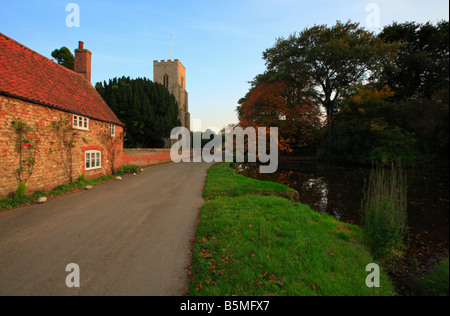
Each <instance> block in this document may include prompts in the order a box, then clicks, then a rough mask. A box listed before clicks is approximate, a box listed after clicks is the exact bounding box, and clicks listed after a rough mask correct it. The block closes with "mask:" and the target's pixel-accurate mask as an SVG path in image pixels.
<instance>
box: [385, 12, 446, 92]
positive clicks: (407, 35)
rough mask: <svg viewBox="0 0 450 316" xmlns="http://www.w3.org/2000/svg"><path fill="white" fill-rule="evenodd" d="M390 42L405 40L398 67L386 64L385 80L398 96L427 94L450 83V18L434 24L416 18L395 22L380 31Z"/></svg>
mask: <svg viewBox="0 0 450 316" xmlns="http://www.w3.org/2000/svg"><path fill="white" fill-rule="evenodd" d="M379 38H381V39H382V40H383V41H385V42H386V43H393V42H402V43H403V46H402V48H401V49H400V50H399V52H398V56H397V59H396V63H395V65H394V67H386V68H385V69H384V71H383V74H382V81H383V84H388V85H389V86H390V87H391V88H392V89H393V90H394V91H395V93H396V96H397V99H400V100H401V99H406V98H409V97H415V98H417V97H425V98H427V99H431V98H432V97H433V96H434V94H435V93H437V92H438V91H440V90H441V89H445V88H447V87H448V84H449V22H448V21H445V22H444V21H443V22H440V23H437V24H436V25H433V24H432V23H430V22H428V23H426V24H418V23H415V22H407V23H402V24H398V23H394V24H392V25H389V26H386V27H385V28H384V29H383V31H382V32H381V33H380V34H379Z"/></svg>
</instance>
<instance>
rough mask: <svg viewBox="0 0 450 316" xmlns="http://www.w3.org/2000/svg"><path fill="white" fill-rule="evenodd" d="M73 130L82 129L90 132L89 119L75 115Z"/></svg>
mask: <svg viewBox="0 0 450 316" xmlns="http://www.w3.org/2000/svg"><path fill="white" fill-rule="evenodd" d="M72 126H73V128H76V129H81V130H83V131H88V130H89V119H88V118H87V117H83V116H79V115H74V116H73V121H72Z"/></svg>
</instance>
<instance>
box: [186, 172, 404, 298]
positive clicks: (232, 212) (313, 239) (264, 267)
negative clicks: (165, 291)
mask: <svg viewBox="0 0 450 316" xmlns="http://www.w3.org/2000/svg"><path fill="white" fill-rule="evenodd" d="M224 168H225V165H224V164H220V165H215V166H213V167H212V168H211V169H210V170H209V172H208V177H207V184H206V186H205V197H207V198H209V201H206V202H205V204H204V205H203V207H202V209H201V214H200V220H199V225H198V228H197V234H196V238H195V241H194V248H193V255H192V265H191V267H190V284H189V291H188V295H191V296H196V295H199V296H224V295H238V296H264V295H275V296H298V295H302V296H364V295H388V296H390V295H395V294H396V293H395V291H394V287H393V285H392V283H391V282H390V280H389V279H388V277H387V276H386V274H385V273H384V272H382V276H381V287H380V288H368V287H367V286H366V284H365V281H366V277H367V275H368V272H366V266H367V265H368V264H369V263H373V262H374V260H373V258H372V256H371V255H370V254H369V252H368V251H367V249H365V247H364V246H363V245H362V243H361V242H360V240H361V238H362V230H361V229H360V228H359V227H357V226H353V225H350V224H345V223H341V222H339V221H337V220H335V219H334V218H332V217H331V216H328V215H321V214H319V213H316V212H314V211H313V210H311V208H310V207H308V206H306V205H303V204H300V203H298V202H295V201H291V200H288V199H285V198H282V197H279V196H278V195H280V196H283V195H284V194H286V193H289V192H290V191H291V189H289V188H288V187H282V186H281V185H274V184H273V183H269V182H262V181H258V180H252V179H250V180H251V181H248V180H247V178H245V177H242V176H236V175H232V172H233V171H234V170H233V171H231V172H225V171H223V170H224ZM228 168H229V167H228ZM216 181H217V182H216ZM253 188H254V189H255V192H253V191H252V190H253ZM272 189H274V190H273V191H271V190H272ZM260 192H263V193H264V195H260ZM271 192H273V195H272V196H271V195H270V193H271ZM238 193H243V194H242V195H239V194H238ZM288 195H289V194H288Z"/></svg>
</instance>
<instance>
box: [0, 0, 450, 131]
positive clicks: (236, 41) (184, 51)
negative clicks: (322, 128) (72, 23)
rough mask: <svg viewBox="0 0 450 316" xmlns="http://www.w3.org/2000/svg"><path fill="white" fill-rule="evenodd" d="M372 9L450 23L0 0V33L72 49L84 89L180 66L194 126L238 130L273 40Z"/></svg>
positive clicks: (401, 2)
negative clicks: (71, 8) (87, 79)
mask: <svg viewBox="0 0 450 316" xmlns="http://www.w3.org/2000/svg"><path fill="white" fill-rule="evenodd" d="M71 2H73V3H76V4H78V6H79V8H80V27H78V28H77V27H73V28H69V27H67V26H66V17H67V15H69V13H70V12H66V5H67V4H69V3H71ZM370 3H375V4H377V6H378V7H379V9H380V15H379V17H380V27H381V28H382V27H383V26H384V25H388V24H391V23H392V22H393V21H397V22H404V21H416V22H427V21H432V22H437V21H440V20H443V19H444V20H448V18H449V13H448V11H449V2H448V0H428V1H423V0H369V1H358V0H354V1H350V0H344V1H329V0H328V1H324V0H316V1H310V0H308V1H305V0H183V1H180V0H172V1H164V0H158V1H155V0H146V1H144V0H126V1H123V0H120V1H119V0H89V1H88V0H70V1H64V0H39V1H36V0H0V32H1V33H3V34H5V35H7V36H9V37H11V38H13V39H15V40H16V41H18V42H20V43H22V44H24V45H25V46H27V47H29V48H31V49H33V50H34V51H37V52H38V53H40V54H42V55H44V56H46V57H49V58H51V55H50V54H51V52H52V51H53V50H54V49H56V48H60V47H62V46H67V47H68V48H69V49H71V50H72V51H73V50H74V49H75V48H77V45H78V41H80V40H81V41H84V43H85V48H87V49H89V50H91V51H92V53H93V56H92V63H93V64H92V82H93V84H95V83H96V82H99V81H103V80H108V79H110V78H114V77H118V76H123V75H125V76H130V77H132V78H137V77H147V78H149V79H153V60H163V59H169V57H170V34H173V50H172V52H173V53H172V59H179V60H180V61H181V62H182V63H183V65H184V66H185V67H186V71H187V74H186V77H187V78H186V85H187V90H188V92H189V105H190V112H191V117H192V118H193V119H201V120H202V128H203V129H204V128H206V127H218V128H222V127H224V126H226V125H227V124H229V123H237V117H236V113H235V108H236V106H237V101H238V100H239V99H240V98H241V97H243V96H244V95H245V94H246V92H247V91H248V89H249V85H248V83H247V82H248V81H250V80H252V79H253V78H254V77H255V76H256V75H257V74H259V73H262V72H263V71H264V69H265V65H264V61H263V60H262V59H261V57H262V52H263V51H264V50H265V49H267V48H269V47H271V46H273V45H274V43H275V39H276V38H277V37H287V36H289V35H290V34H292V33H294V32H299V31H302V30H303V29H304V28H306V27H309V26H313V25H315V24H327V25H333V24H334V23H335V22H336V21H337V20H341V21H347V20H349V19H350V20H352V21H354V22H360V23H361V26H363V27H366V28H367V29H369V30H372V31H375V32H376V31H378V30H379V29H377V28H374V27H369V26H370V25H367V24H366V20H367V17H368V15H369V14H371V13H373V12H374V11H370V12H367V11H366V8H367V5H368V4H370Z"/></svg>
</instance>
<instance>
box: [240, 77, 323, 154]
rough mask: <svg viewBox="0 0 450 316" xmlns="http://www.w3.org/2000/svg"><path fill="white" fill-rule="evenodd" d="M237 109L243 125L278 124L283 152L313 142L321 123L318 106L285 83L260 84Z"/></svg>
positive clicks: (275, 125)
mask: <svg viewBox="0 0 450 316" xmlns="http://www.w3.org/2000/svg"><path fill="white" fill-rule="evenodd" d="M237 112H238V116H239V121H240V122H239V125H240V126H241V127H242V128H247V127H254V128H255V129H257V128H258V127H266V128H267V131H269V128H270V127H278V132H279V149H280V151H281V152H292V151H293V150H294V149H295V148H300V147H305V146H309V145H311V144H313V143H314V142H315V141H316V139H317V136H318V131H319V129H320V127H321V124H322V123H321V122H322V121H321V113H320V110H319V109H318V107H316V106H314V105H313V102H311V101H310V100H308V98H307V97H305V96H304V95H301V94H299V93H298V92H297V90H296V89H294V88H291V87H289V86H288V85H286V84H285V83H284V82H275V83H261V84H259V85H257V86H256V87H255V88H254V89H252V90H251V91H250V92H249V93H248V94H247V96H246V97H245V99H243V100H242V101H241V105H240V106H239V107H238V108H237Z"/></svg>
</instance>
